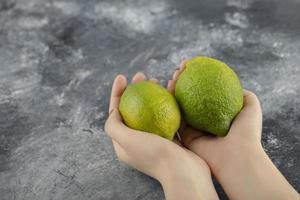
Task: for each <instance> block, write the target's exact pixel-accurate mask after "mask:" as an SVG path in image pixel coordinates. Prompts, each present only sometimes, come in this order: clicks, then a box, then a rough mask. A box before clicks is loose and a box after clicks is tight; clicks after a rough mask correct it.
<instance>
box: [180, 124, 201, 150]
mask: <svg viewBox="0 0 300 200" xmlns="http://www.w3.org/2000/svg"><path fill="white" fill-rule="evenodd" d="M204 135H206V134H205V133H203V132H202V131H199V130H196V129H194V128H192V127H190V126H187V127H186V128H185V129H184V131H182V132H181V133H180V138H181V142H182V143H183V145H184V146H185V147H187V148H189V146H190V145H191V143H192V142H193V141H194V140H196V139H198V138H200V137H202V136H204Z"/></svg>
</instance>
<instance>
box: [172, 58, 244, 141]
mask: <svg viewBox="0 0 300 200" xmlns="http://www.w3.org/2000/svg"><path fill="white" fill-rule="evenodd" d="M175 97H176V99H177V102H178V104H179V106H180V108H181V112H182V115H183V118H184V119H185V121H186V122H187V123H188V124H190V125H191V126H192V127H194V128H196V129H200V130H203V131H206V132H209V133H211V134H214V135H217V136H226V135H227V133H228V131H229V128H230V125H231V123H232V120H233V119H234V118H235V116H236V115H237V114H238V113H239V112H240V110H241V109H242V106H243V89H242V86H241V84H240V81H239V79H238V77H237V75H236V74H235V72H234V71H233V70H232V69H231V68H230V67H228V66H227V65H226V64H225V63H223V62H221V61H219V60H216V59H213V58H209V57H196V58H193V59H191V60H189V61H188V62H187V63H186V68H185V70H184V71H183V72H182V74H181V75H180V76H179V78H178V80H177V83H176V86H175Z"/></svg>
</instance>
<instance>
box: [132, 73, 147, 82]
mask: <svg viewBox="0 0 300 200" xmlns="http://www.w3.org/2000/svg"><path fill="white" fill-rule="evenodd" d="M144 80H146V76H145V74H144V73H142V72H138V73H136V74H135V75H134V76H133V77H132V80H131V82H132V83H138V82H141V81H144Z"/></svg>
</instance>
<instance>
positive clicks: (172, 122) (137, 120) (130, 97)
mask: <svg viewBox="0 0 300 200" xmlns="http://www.w3.org/2000/svg"><path fill="white" fill-rule="evenodd" d="M119 110H120V113H121V115H122V118H123V120H124V122H125V124H126V125H127V126H128V127H130V128H132V129H135V130H140V131H145V132H149V133H153V134H156V135H159V136H162V137H164V138H166V139H169V140H172V139H173V137H174V135H175V133H176V131H177V130H178V128H179V125H180V116H181V115H180V109H179V106H178V104H177V102H176V99H175V97H174V96H173V95H171V94H170V93H169V92H168V91H167V90H166V89H165V88H163V87H161V86H160V85H158V84H155V83H153V82H150V81H142V82H139V83H134V84H131V85H129V86H128V87H127V88H126V89H125V91H124V93H123V95H122V97H121V100H120V105H119Z"/></svg>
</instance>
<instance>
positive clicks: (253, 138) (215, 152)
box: [168, 61, 299, 200]
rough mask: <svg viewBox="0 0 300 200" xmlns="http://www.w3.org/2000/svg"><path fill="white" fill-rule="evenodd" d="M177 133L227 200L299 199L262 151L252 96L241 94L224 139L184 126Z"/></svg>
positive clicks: (257, 112) (256, 103) (259, 118)
mask: <svg viewBox="0 0 300 200" xmlns="http://www.w3.org/2000/svg"><path fill="white" fill-rule="evenodd" d="M185 64H186V61H183V62H182V63H181V64H180V67H179V69H178V70H176V71H175V72H174V74H173V77H172V80H169V82H168V89H169V90H170V91H171V92H174V91H175V88H176V81H177V79H178V78H179V76H180V74H181V73H182V72H183V71H184V69H185ZM179 132H180V136H181V142H182V144H183V146H185V147H186V148H187V149H189V150H191V151H192V152H194V153H196V154H197V155H198V156H199V157H201V158H203V159H204V160H205V161H206V162H207V163H208V165H209V167H210V169H211V171H212V173H213V175H214V176H215V177H216V178H217V180H218V181H219V182H220V183H221V185H222V187H223V189H224V190H225V192H226V193H227V195H228V196H229V198H230V199H245V200H247V199H298V197H299V196H298V194H297V192H296V191H295V190H294V189H293V188H292V187H291V185H290V184H289V183H288V182H287V181H286V179H285V178H284V177H283V176H282V175H281V173H280V172H279V170H278V169H277V168H276V167H275V166H274V164H273V163H272V162H271V160H270V159H269V157H268V156H267V154H266V153H265V152H264V150H263V147H262V145H261V132H262V112H261V107H260V103H259V100H258V98H257V97H256V95H255V94H254V93H252V92H250V91H247V90H244V105H243V108H242V110H241V111H240V113H239V114H238V115H237V116H236V117H235V119H234V120H233V122H232V124H231V127H230V129H229V132H228V134H227V136H225V137H217V136H213V135H209V134H206V133H204V132H202V131H200V130H196V129H194V128H192V127H191V126H189V125H188V124H186V123H185V122H183V123H182V124H181V128H180V129H179Z"/></svg>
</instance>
